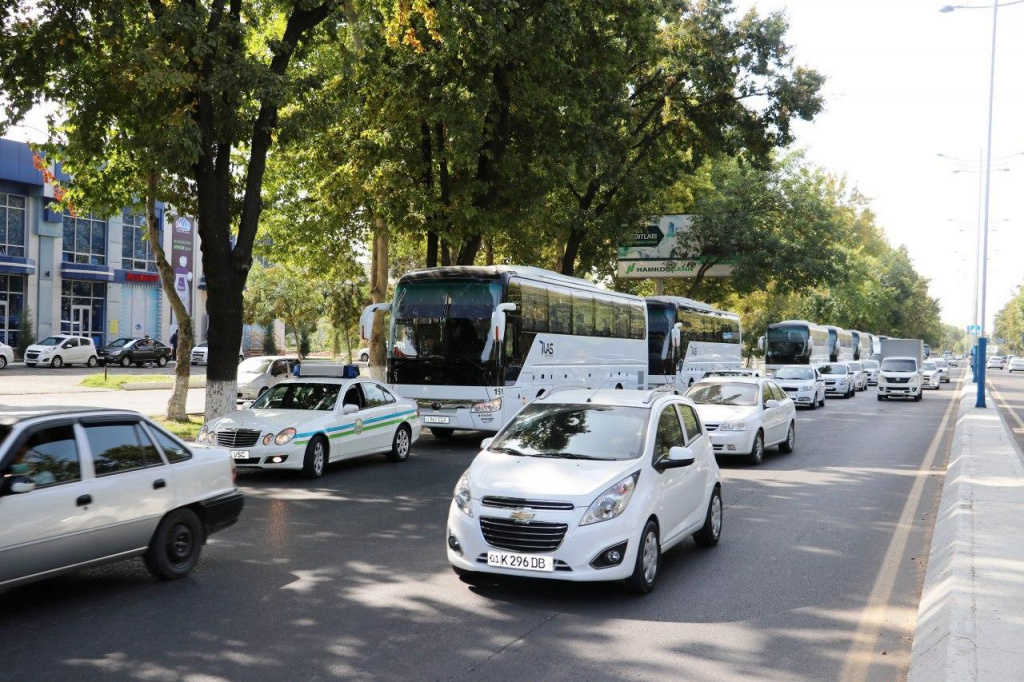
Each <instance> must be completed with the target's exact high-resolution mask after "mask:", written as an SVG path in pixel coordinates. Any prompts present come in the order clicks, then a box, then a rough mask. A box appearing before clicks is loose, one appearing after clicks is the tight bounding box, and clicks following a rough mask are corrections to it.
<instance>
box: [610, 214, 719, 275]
mask: <svg viewBox="0 0 1024 682" xmlns="http://www.w3.org/2000/svg"><path fill="white" fill-rule="evenodd" d="M692 225H693V216H688V215H663V216H657V217H653V218H650V219H648V220H647V221H646V222H645V223H644V224H643V225H640V226H639V227H638V228H637V229H636V230H634V231H633V232H632V233H631V234H630V235H629V237H628V241H627V242H626V243H625V244H623V245H622V246H619V253H618V263H619V265H618V276H619V277H627V278H636V279H647V278H652V277H696V276H697V272H698V271H699V270H700V267H701V264H702V263H703V262H704V261H703V259H702V258H701V256H700V245H699V244H697V243H695V242H694V241H693V239H691V238H690V228H691V227H692ZM732 270H733V266H732V264H731V263H716V264H715V265H712V266H711V267H710V268H709V269H708V270H707V272H705V273H704V275H705V277H727V276H728V275H731V274H732Z"/></svg>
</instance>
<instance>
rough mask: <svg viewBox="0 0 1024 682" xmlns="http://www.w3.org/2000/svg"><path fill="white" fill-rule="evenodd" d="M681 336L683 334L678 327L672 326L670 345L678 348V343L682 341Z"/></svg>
mask: <svg viewBox="0 0 1024 682" xmlns="http://www.w3.org/2000/svg"><path fill="white" fill-rule="evenodd" d="M682 338H683V335H682V334H681V333H680V332H679V328H678V327H673V328H672V347H673V348H679V345H680V343H681V342H682Z"/></svg>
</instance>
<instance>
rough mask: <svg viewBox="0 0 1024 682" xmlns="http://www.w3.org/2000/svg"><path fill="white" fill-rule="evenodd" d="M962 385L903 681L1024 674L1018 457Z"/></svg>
mask: <svg viewBox="0 0 1024 682" xmlns="http://www.w3.org/2000/svg"><path fill="white" fill-rule="evenodd" d="M974 391H975V387H973V386H971V385H970V384H968V385H967V387H966V388H965V389H964V392H963V398H962V399H961V402H960V410H959V412H958V414H957V424H956V433H955V436H954V438H953V446H952V451H951V452H950V456H949V464H948V466H947V470H946V482H945V484H944V486H943V491H942V501H941V502H940V504H939V512H938V518H937V519H936V523H935V531H934V534H933V536H932V546H931V551H930V552H929V556H928V570H927V573H926V575H925V581H924V590H923V592H922V594H921V604H920V607H919V610H918V616H917V627H916V629H915V632H914V645H913V649H912V650H911V658H910V671H909V673H908V679H909V680H911V681H920V682H925V681H928V682H932V681H945V680H948V681H950V682H952V681H954V680H955V681H957V682H969V681H971V680H984V681H986V682H987V681H989V680H1020V679H1024V532H1022V529H1024V458H1022V456H1021V453H1020V452H1019V451H1018V450H1017V447H1016V445H1015V443H1014V442H1013V439H1012V437H1011V436H1010V433H1009V431H1008V429H1007V426H1006V424H1005V423H1004V422H1003V419H1002V417H1001V416H1000V414H999V411H998V410H997V409H996V407H995V404H994V401H993V402H990V403H989V407H988V408H987V409H978V408H975V407H974V402H975V392H974Z"/></svg>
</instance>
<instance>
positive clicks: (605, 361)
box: [361, 266, 647, 438]
mask: <svg viewBox="0 0 1024 682" xmlns="http://www.w3.org/2000/svg"><path fill="white" fill-rule="evenodd" d="M379 310H383V311H387V310H390V312H391V316H390V324H389V328H388V340H387V349H388V353H387V383H388V384H389V385H390V386H392V387H393V388H394V390H395V392H396V393H398V394H399V395H402V396H404V397H406V398H412V399H414V400H416V401H417V403H418V404H419V406H420V418H421V419H422V423H423V425H424V426H427V427H429V428H430V429H431V431H432V432H433V433H434V435H436V436H438V437H442V438H443V437H447V436H450V435H451V434H452V432H453V431H455V430H473V431H490V432H496V431H498V429H500V428H501V427H502V426H504V425H505V422H507V421H508V419H509V418H511V417H512V415H514V414H515V413H516V412H517V411H518V410H519V409H520V408H521V407H522V406H523V405H524V404H525V403H527V402H529V401H531V400H533V399H535V398H537V397H538V396H540V395H542V394H544V393H546V392H549V391H551V390H552V389H553V388H555V387H557V386H566V385H568V386H577V387H592V388H625V389H636V388H645V387H646V385H647V307H646V306H645V305H644V300H643V299H642V298H640V297H638V296H632V295H629V294H622V293H617V292H614V291H608V290H605V289H601V288H599V287H597V286H596V285H594V284H593V283H591V282H588V281H586V280H582V279H576V278H574V277H566V276H564V275H560V274H558V273H555V272H551V271H548V270H542V269H540V268H533V267H519V266H494V267H490V266H488V267H443V268H430V269H426V270H416V271H413V272H410V273H407V274H406V275H404V276H403V277H402V278H401V279H400V280H399V281H398V285H397V287H396V288H395V298H394V301H393V302H391V303H385V304H377V305H371V306H368V307H367V308H366V309H365V310H364V311H363V316H362V318H361V327H362V331H361V335H362V337H363V338H364V339H366V340H368V339H369V337H370V336H371V330H372V325H373V317H374V315H373V313H374V312H375V311H379Z"/></svg>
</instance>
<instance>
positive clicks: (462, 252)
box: [455, 234, 484, 265]
mask: <svg viewBox="0 0 1024 682" xmlns="http://www.w3.org/2000/svg"><path fill="white" fill-rule="evenodd" d="M483 243H484V238H483V236H482V235H479V234H475V235H473V236H472V237H470V238H468V239H465V240H463V242H462V248H460V249H459V255H458V256H457V258H456V261H455V263H456V265H472V264H473V263H474V262H475V261H476V255H477V254H478V253H480V247H481V245H483Z"/></svg>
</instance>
